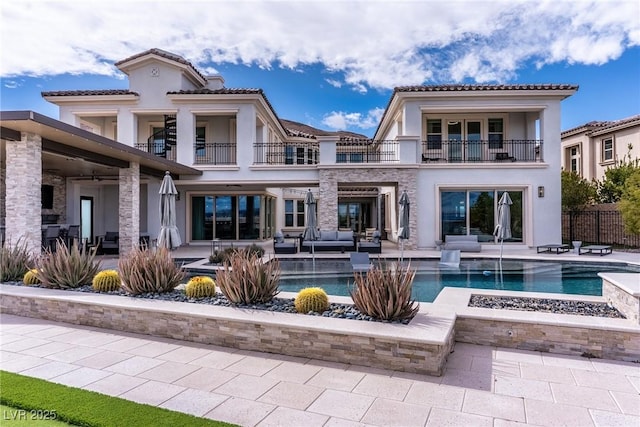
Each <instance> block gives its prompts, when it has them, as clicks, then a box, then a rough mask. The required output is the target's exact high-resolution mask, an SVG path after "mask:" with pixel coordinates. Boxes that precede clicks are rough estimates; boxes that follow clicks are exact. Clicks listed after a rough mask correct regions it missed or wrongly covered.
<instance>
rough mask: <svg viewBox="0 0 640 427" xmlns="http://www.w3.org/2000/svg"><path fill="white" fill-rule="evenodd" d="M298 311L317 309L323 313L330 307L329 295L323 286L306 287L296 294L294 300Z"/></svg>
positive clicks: (316, 310)
mask: <svg viewBox="0 0 640 427" xmlns="http://www.w3.org/2000/svg"><path fill="white" fill-rule="evenodd" d="M293 303H294V305H295V306H296V311H297V312H298V313H308V312H310V311H315V312H316V313H322V312H323V311H326V310H327V309H329V297H328V296H327V293H326V292H325V291H324V289H322V288H304V289H302V290H301V291H300V292H298V295H297V296H296V299H295V301H294V302H293Z"/></svg>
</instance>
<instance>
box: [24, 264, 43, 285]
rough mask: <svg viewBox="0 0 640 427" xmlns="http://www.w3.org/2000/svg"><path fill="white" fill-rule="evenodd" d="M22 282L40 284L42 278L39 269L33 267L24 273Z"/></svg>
mask: <svg viewBox="0 0 640 427" xmlns="http://www.w3.org/2000/svg"><path fill="white" fill-rule="evenodd" d="M22 282H23V283H24V284H25V285H38V284H40V279H38V269H36V268H32V269H31V270H29V271H27V272H26V273H24V277H23V278H22Z"/></svg>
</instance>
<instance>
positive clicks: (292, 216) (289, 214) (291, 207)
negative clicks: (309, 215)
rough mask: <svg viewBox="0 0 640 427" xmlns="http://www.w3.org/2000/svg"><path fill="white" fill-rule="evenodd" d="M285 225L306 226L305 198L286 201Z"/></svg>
mask: <svg viewBox="0 0 640 427" xmlns="http://www.w3.org/2000/svg"><path fill="white" fill-rule="evenodd" d="M284 226H285V227H304V200H292V199H287V200H285V201H284Z"/></svg>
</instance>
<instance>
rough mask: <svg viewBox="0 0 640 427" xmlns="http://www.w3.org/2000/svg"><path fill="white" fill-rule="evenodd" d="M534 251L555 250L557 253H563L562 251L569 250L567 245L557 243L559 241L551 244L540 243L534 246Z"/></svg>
mask: <svg viewBox="0 0 640 427" xmlns="http://www.w3.org/2000/svg"><path fill="white" fill-rule="evenodd" d="M536 251H537V252H538V253H541V252H549V253H551V252H555V253H556V254H559V253H564V252H569V245H564V244H559V243H553V244H548V245H540V246H537V247H536Z"/></svg>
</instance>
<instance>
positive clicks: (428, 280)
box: [280, 259, 640, 302]
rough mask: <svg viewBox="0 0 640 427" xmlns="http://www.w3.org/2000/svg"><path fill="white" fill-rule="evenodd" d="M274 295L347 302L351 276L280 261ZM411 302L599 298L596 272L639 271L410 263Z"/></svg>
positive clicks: (325, 263)
mask: <svg viewBox="0 0 640 427" xmlns="http://www.w3.org/2000/svg"><path fill="white" fill-rule="evenodd" d="M280 266H281V268H282V276H281V279H280V290H282V291H287V292H297V291H299V290H300V289H302V288H306V287H310V286H318V287H321V288H323V289H324V290H325V291H326V292H327V293H328V294H329V295H342V296H348V295H349V290H348V285H349V283H351V284H352V283H353V273H352V272H351V264H350V262H349V260H316V262H315V266H314V263H313V262H312V261H311V260H295V261H294V260H281V261H280ZM411 267H412V268H415V269H416V277H415V280H414V282H413V297H414V298H415V299H416V300H417V301H422V302H433V301H434V300H435V298H436V297H437V296H438V294H439V293H440V291H441V290H442V289H443V288H444V287H447V286H449V287H456V288H481V289H504V290H509V291H528V292H548V293H557V294H579V295H602V279H601V278H600V277H598V273H600V272H605V271H607V272H635V273H640V267H638V266H630V265H625V264H607V263H579V262H572V263H567V262H563V263H558V262H547V261H528V260H527V261H524V260H503V262H502V275H501V274H500V269H499V263H498V261H497V260H494V259H477V260H462V261H461V262H460V268H450V267H441V266H439V265H438V261H437V260H413V261H411Z"/></svg>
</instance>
